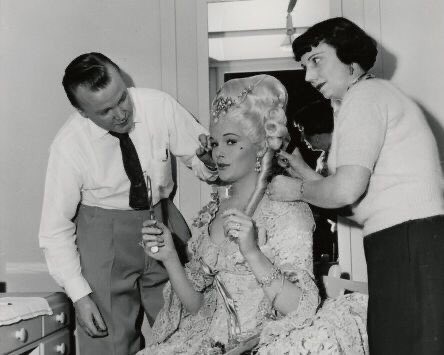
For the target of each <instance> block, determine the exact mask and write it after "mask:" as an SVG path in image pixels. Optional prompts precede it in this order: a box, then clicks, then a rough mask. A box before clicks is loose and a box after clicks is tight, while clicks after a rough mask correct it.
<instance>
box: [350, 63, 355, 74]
mask: <svg viewBox="0 0 444 355" xmlns="http://www.w3.org/2000/svg"><path fill="white" fill-rule="evenodd" d="M354 72H355V70H354V69H353V65H350V75H353V73H354Z"/></svg>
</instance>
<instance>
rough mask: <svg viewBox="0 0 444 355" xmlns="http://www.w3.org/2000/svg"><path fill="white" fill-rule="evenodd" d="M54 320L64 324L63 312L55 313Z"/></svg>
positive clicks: (64, 316)
mask: <svg viewBox="0 0 444 355" xmlns="http://www.w3.org/2000/svg"><path fill="white" fill-rule="evenodd" d="M55 320H56V322H58V323H60V324H65V322H66V315H65V312H61V313H59V314H57V315H56V316H55Z"/></svg>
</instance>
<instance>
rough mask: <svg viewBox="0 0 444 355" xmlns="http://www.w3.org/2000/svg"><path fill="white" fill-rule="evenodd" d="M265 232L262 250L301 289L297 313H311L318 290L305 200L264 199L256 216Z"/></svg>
mask: <svg viewBox="0 0 444 355" xmlns="http://www.w3.org/2000/svg"><path fill="white" fill-rule="evenodd" d="M257 223H258V224H262V225H263V227H265V229H266V232H267V239H266V241H265V243H264V245H263V246H261V249H262V251H263V252H264V254H265V255H267V256H268V257H269V258H270V260H271V261H272V262H273V263H274V264H275V265H276V266H277V267H279V268H280V269H281V270H282V272H283V273H284V275H285V277H286V279H287V280H289V281H291V282H293V283H295V284H296V285H298V286H299V287H300V289H301V291H302V295H301V299H300V302H299V306H298V310H297V312H298V313H300V314H301V313H306V314H307V316H310V315H312V314H314V312H315V311H316V308H317V307H318V305H319V293H318V289H317V287H316V284H315V281H314V276H313V230H314V226H315V224H314V219H313V214H312V213H311V209H310V207H309V206H308V204H306V203H305V202H278V201H271V200H269V199H268V198H266V199H264V206H263V208H262V209H261V213H260V215H259V216H258V221H257Z"/></svg>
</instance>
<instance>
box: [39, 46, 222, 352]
mask: <svg viewBox="0 0 444 355" xmlns="http://www.w3.org/2000/svg"><path fill="white" fill-rule="evenodd" d="M63 86H64V89H65V92H66V94H67V96H68V99H69V100H70V102H71V104H72V105H73V106H74V107H75V108H76V110H77V111H76V112H75V113H74V114H72V115H71V116H70V118H69V119H68V121H67V122H66V123H65V125H64V126H63V127H62V128H61V129H60V131H59V132H58V134H57V136H56V137H55V139H54V141H53V143H52V145H51V148H50V156H49V162H48V169H47V175H46V184H45V194H44V201H43V210H42V218H41V224H40V232H39V241H40V246H41V247H42V248H43V250H44V253H45V257H46V260H47V264H48V269H49V272H50V273H51V275H52V276H53V277H54V279H55V280H56V281H57V282H58V283H59V284H60V286H62V287H63V288H64V289H65V291H66V293H67V294H68V296H69V297H70V298H71V299H72V301H73V302H74V306H75V310H76V316H77V321H78V325H79V326H78V327H77V329H78V333H77V335H78V340H79V347H80V353H81V354H82V355H84V354H125V355H126V354H133V353H135V352H137V351H138V350H139V349H140V346H141V333H140V325H141V319H142V313H141V311H140V310H141V309H142V308H143V309H144V310H145V313H146V314H147V316H148V319H149V320H150V321H152V320H153V319H154V318H155V316H156V314H157V312H158V311H159V310H160V308H161V307H162V302H163V298H162V289H163V286H164V283H165V282H166V281H167V273H166V272H165V269H164V268H163V265H162V264H160V263H158V262H157V261H155V260H154V259H151V258H148V256H146V254H145V252H144V250H143V248H142V247H140V246H139V245H138V244H139V242H140V241H141V238H142V237H141V226H142V222H143V220H145V219H147V211H146V209H147V205H146V203H145V204H143V203H142V205H140V206H134V203H132V202H131V201H130V199H132V197H130V187H131V190H133V187H134V186H131V182H130V179H129V177H128V176H130V175H129V174H128V171H127V170H126V169H127V166H126V165H125V167H124V162H123V161H122V159H123V155H125V154H124V151H123V150H124V148H123V147H122V150H121V142H120V138H116V136H118V135H119V134H120V135H121V136H122V135H123V136H126V138H128V137H129V138H130V142H132V145H133V147H135V150H136V152H137V154H136V162H137V156H138V160H139V162H140V164H138V163H137V164H138V165H139V170H140V169H141V172H143V174H144V175H149V176H150V178H151V181H152V189H153V190H152V194H153V203H154V204H155V212H156V217H157V218H158V219H159V220H161V221H163V223H165V224H168V225H169V226H170V227H171V228H172V229H173V230H174V232H175V234H176V240H177V242H178V245H180V244H182V245H184V244H185V242H186V240H187V239H188V238H189V231H188V228H187V226H186V223H185V221H184V220H183V217H182V216H181V215H180V213H179V211H178V210H177V209H176V208H175V207H174V205H173V203H172V202H171V201H170V200H169V196H170V193H171V192H172V190H173V187H174V183H173V180H172V176H171V160H170V159H171V154H174V155H175V156H176V157H178V158H179V159H180V160H182V162H183V163H185V164H186V165H187V166H188V167H190V168H192V169H193V170H194V172H195V173H196V175H197V176H198V177H199V178H201V179H204V180H212V179H213V180H214V179H215V178H216V176H215V171H214V166H213V165H212V163H213V162H212V160H211V158H210V157H209V155H208V154H206V153H205V152H204V151H202V149H201V148H200V145H199V139H198V136H200V135H202V134H203V135H206V134H207V132H206V130H205V129H204V128H203V127H202V126H200V125H199V123H197V122H196V121H195V120H194V118H193V117H192V116H191V115H190V114H189V113H188V112H187V111H186V110H185V109H184V108H183V107H182V106H180V105H179V104H178V103H177V102H176V101H175V100H174V99H173V98H171V97H170V96H169V95H168V94H166V93H163V92H161V91H157V90H153V89H141V88H129V89H128V88H127V86H126V85H125V83H124V80H123V78H122V75H121V71H120V69H119V67H118V66H117V65H116V64H115V63H114V62H112V61H111V60H110V59H109V58H107V57H106V56H104V55H103V54H100V53H87V54H83V55H81V56H79V57H77V58H76V59H74V60H73V61H72V62H71V63H70V64H69V65H68V67H67V68H66V70H65V76H64V78H63ZM130 144H131V143H130ZM196 151H199V157H198V156H197V155H196ZM202 153H203V154H202ZM204 162H205V163H204ZM205 164H206V165H205ZM127 174H128V175H127ZM143 185H145V183H143ZM138 187H140V186H138ZM142 187H143V186H142ZM143 191H146V185H145V187H144V190H143ZM131 194H133V193H131ZM142 200H143V196H142ZM145 201H146V200H144V202H145ZM130 205H131V206H132V207H130Z"/></svg>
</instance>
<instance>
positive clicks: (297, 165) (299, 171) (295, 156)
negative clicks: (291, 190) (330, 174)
mask: <svg viewBox="0 0 444 355" xmlns="http://www.w3.org/2000/svg"><path fill="white" fill-rule="evenodd" d="M276 155H277V157H278V164H279V165H280V166H281V167H283V168H285V170H286V171H287V172H288V173H289V174H290V176H292V177H294V178H299V179H304V178H307V177H305V176H304V174H305V173H306V171H307V168H308V169H310V170H311V168H310V167H309V166H308V165H307V163H306V162H305V160H304V158H302V155H301V153H300V152H299V149H298V148H296V149H295V150H294V151H293V153H292V154H288V153H286V152H284V151H282V150H281V151H279V152H277V153H276Z"/></svg>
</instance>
